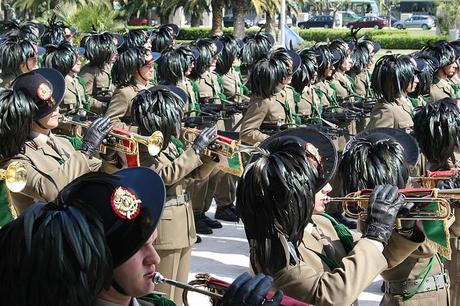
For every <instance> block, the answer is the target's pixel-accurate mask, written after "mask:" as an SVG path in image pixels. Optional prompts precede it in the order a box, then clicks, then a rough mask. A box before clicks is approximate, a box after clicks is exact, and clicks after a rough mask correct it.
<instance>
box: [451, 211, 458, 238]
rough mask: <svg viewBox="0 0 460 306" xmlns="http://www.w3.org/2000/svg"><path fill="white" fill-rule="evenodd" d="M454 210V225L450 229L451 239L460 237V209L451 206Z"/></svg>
mask: <svg viewBox="0 0 460 306" xmlns="http://www.w3.org/2000/svg"><path fill="white" fill-rule="evenodd" d="M451 207H452V209H453V210H454V216H453V217H452V219H453V220H452V225H451V226H450V227H449V232H450V237H451V238H457V237H460V207H456V206H454V205H451Z"/></svg>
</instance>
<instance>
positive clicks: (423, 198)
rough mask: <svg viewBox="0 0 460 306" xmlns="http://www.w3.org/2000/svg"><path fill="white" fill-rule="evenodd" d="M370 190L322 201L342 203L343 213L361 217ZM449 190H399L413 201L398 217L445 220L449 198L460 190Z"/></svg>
mask: <svg viewBox="0 0 460 306" xmlns="http://www.w3.org/2000/svg"><path fill="white" fill-rule="evenodd" d="M370 191H371V190H364V191H358V192H353V193H350V194H348V195H346V196H345V197H334V198H331V197H326V198H325V199H324V201H325V202H326V203H327V202H340V203H342V207H343V210H344V212H345V215H347V216H348V217H350V218H353V219H363V218H364V217H365V215H366V213H367V208H368V205H369V198H370ZM449 191H450V190H439V189H427V188H415V189H410V190H400V192H401V193H403V194H404V195H405V200H404V201H405V202H406V203H413V205H412V207H411V208H410V209H409V210H408V211H407V212H406V213H405V214H404V216H401V217H398V219H399V220H446V219H448V218H450V217H451V216H452V209H451V205H450V202H449V200H450V199H456V198H459V199H460V191H459V193H458V195H455V194H454V193H453V192H449ZM430 203H436V204H437V205H436V208H435V209H433V208H431V207H430V208H429V209H428V208H427V206H428V204H430Z"/></svg>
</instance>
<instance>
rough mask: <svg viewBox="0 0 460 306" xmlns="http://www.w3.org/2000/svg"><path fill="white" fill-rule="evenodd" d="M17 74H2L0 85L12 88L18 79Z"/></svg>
mask: <svg viewBox="0 0 460 306" xmlns="http://www.w3.org/2000/svg"><path fill="white" fill-rule="evenodd" d="M16 77H17V75H14V74H10V75H0V87H1V88H6V89H9V88H11V83H13V81H14V80H15V79H16Z"/></svg>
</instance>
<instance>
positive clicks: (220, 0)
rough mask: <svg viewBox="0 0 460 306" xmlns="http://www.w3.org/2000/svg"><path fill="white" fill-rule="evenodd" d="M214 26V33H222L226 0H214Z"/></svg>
mask: <svg viewBox="0 0 460 306" xmlns="http://www.w3.org/2000/svg"><path fill="white" fill-rule="evenodd" d="M211 6H212V28H211V33H212V34H213V35H220V34H222V22H223V18H224V0H212V1H211Z"/></svg>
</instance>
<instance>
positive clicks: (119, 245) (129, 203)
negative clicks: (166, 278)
mask: <svg viewBox="0 0 460 306" xmlns="http://www.w3.org/2000/svg"><path fill="white" fill-rule="evenodd" d="M59 201H60V202H61V203H68V205H74V206H76V207H81V208H82V209H86V210H88V209H90V210H91V211H94V212H95V213H96V214H97V215H98V216H99V218H100V219H101V220H102V223H103V226H104V231H105V243H106V244H107V246H108V248H109V249H110V253H111V256H112V260H111V261H112V263H113V273H112V279H111V282H110V283H109V284H108V286H107V287H106V288H104V289H103V290H102V291H101V292H100V293H99V296H98V298H97V300H96V301H95V302H94V304H92V306H129V305H132V306H134V305H146V306H148V305H151V306H161V305H163V306H164V305H167V306H175V305H176V304H175V303H174V302H172V301H170V300H168V299H167V298H164V297H160V296H158V295H154V294H152V292H153V291H154V290H155V288H156V285H155V284H154V282H153V281H152V278H153V276H154V273H155V272H156V268H157V266H158V265H159V264H160V260H162V258H160V256H159V255H158V252H157V250H156V240H157V239H158V238H159V233H158V230H157V229H156V227H157V225H158V223H159V222H160V216H161V215H162V211H163V205H164V201H165V186H164V184H163V182H162V180H161V178H160V176H159V175H158V174H156V173H155V172H154V171H152V170H150V169H148V168H144V167H136V168H128V169H123V170H120V171H118V172H117V173H115V174H114V175H107V174H104V173H97V174H93V175H85V176H83V177H81V178H80V179H78V180H76V181H74V182H72V184H69V185H68V186H67V187H66V189H65V190H64V191H63V192H62V193H61V194H60V197H59ZM99 243H104V242H101V241H99ZM271 281H272V279H271V278H270V277H268V276H264V275H257V276H256V277H254V278H251V277H249V276H248V275H247V274H244V275H242V276H241V277H239V278H237V279H236V280H235V282H234V283H233V284H232V285H231V286H230V287H229V288H228V290H227V291H226V293H225V295H224V297H223V302H222V306H236V305H243V304H244V305H250V306H257V305H261V304H264V305H268V306H279V305H280V301H281V299H282V297H283V294H282V293H281V292H276V293H275V295H274V297H273V298H272V300H268V299H265V296H266V294H267V292H268V290H269V289H270V287H271Z"/></svg>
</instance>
